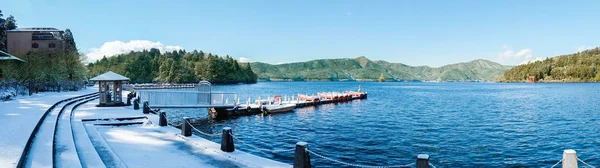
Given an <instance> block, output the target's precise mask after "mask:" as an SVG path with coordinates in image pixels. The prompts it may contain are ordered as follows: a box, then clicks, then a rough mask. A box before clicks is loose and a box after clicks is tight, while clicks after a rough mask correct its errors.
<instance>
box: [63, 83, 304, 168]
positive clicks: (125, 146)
mask: <svg viewBox="0 0 600 168" xmlns="http://www.w3.org/2000/svg"><path fill="white" fill-rule="evenodd" d="M124 94H127V93H124ZM96 104H97V102H96V101H92V102H89V103H86V104H84V105H82V106H80V107H79V108H78V109H76V110H75V111H74V116H75V119H74V123H77V122H81V121H82V119H106V118H125V117H138V116H145V117H146V118H144V119H135V120H130V121H116V120H102V121H83V124H84V125H85V126H84V127H86V130H87V134H88V135H89V138H90V140H91V141H92V144H93V146H94V147H95V148H96V151H98V155H99V156H100V157H101V158H102V160H104V161H105V164H106V163H107V161H110V162H111V163H110V164H111V165H116V166H120V165H122V166H126V167H207V168H208V167H292V166H291V165H288V164H285V163H281V162H277V161H274V160H270V159H267V158H262V157H258V156H255V155H252V154H249V153H246V152H242V151H239V150H236V151H235V152H231V153H227V152H222V151H221V150H220V144H218V143H215V142H212V141H209V140H206V139H204V138H201V137H198V136H195V135H193V136H190V137H183V136H181V135H180V134H181V130H179V129H178V128H175V127H172V126H166V127H159V126H158V116H156V115H154V114H148V115H144V114H143V113H142V110H141V109H140V110H133V109H132V106H129V107H95V105H96ZM139 121H143V122H144V124H136V125H130V126H102V125H94V124H100V123H118V122H120V123H123V122H139ZM75 134H76V136H77V134H79V133H75ZM81 150H88V149H85V148H84V149H81ZM82 161H83V162H85V159H82Z"/></svg>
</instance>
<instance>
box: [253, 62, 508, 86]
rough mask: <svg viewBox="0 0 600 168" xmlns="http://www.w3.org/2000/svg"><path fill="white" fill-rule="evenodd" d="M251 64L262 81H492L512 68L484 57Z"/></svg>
mask: <svg viewBox="0 0 600 168" xmlns="http://www.w3.org/2000/svg"><path fill="white" fill-rule="evenodd" d="M250 66H251V68H252V71H254V73H256V74H257V75H258V78H259V80H261V81H349V80H350V81H352V80H356V81H376V80H378V79H380V78H384V79H385V81H492V80H494V79H495V78H496V77H497V76H499V75H502V74H503V73H504V72H505V71H506V70H508V69H510V68H511V67H510V66H506V65H501V64H499V63H496V62H492V61H488V60H483V59H478V60H473V61H469V62H463V63H456V64H449V65H445V66H441V67H437V68H434V67H429V66H409V65H406V64H402V63H390V62H386V61H381V60H379V61H372V60H369V59H368V58H366V57H364V56H361V57H358V58H342V59H318V60H312V61H306V62H295V63H286V64H277V65H273V64H267V63H262V62H253V63H251V64H250Z"/></svg>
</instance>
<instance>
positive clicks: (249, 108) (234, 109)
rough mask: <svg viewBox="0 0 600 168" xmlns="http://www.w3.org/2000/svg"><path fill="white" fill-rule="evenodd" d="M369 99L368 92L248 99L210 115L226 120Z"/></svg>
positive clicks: (216, 109) (218, 109)
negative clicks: (284, 107) (288, 107)
mask: <svg viewBox="0 0 600 168" xmlns="http://www.w3.org/2000/svg"><path fill="white" fill-rule="evenodd" d="M327 95H329V96H327ZM367 97H368V93H366V92H344V93H342V92H329V93H318V94H317V95H316V96H306V95H302V94H299V95H298V96H284V97H281V96H274V97H273V98H271V97H268V98H267V99H260V97H259V98H258V99H256V100H255V101H253V103H251V102H252V101H251V100H250V98H248V100H247V101H246V103H245V104H242V103H240V101H239V100H238V101H237V102H236V103H234V105H233V106H231V107H230V108H218V107H212V108H209V110H208V113H209V115H210V116H211V118H213V119H226V118H229V117H231V116H243V115H253V114H261V113H266V110H265V109H266V108H268V107H269V106H277V105H289V104H292V105H294V106H295V108H303V107H310V106H319V105H321V104H331V103H344V102H349V101H353V100H358V99H366V98H367Z"/></svg>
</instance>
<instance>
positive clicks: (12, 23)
mask: <svg viewBox="0 0 600 168" xmlns="http://www.w3.org/2000/svg"><path fill="white" fill-rule="evenodd" d="M4 25H5V26H4V27H6V30H14V29H17V20H15V17H14V16H13V15H10V16H9V17H7V18H6V22H5V23H4Z"/></svg>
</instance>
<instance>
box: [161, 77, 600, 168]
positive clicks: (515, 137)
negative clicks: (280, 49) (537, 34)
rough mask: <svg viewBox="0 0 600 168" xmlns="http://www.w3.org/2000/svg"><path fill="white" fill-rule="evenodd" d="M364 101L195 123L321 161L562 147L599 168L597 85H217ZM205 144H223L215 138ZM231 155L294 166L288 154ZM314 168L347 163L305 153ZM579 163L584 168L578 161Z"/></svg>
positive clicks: (528, 152) (454, 158)
mask: <svg viewBox="0 0 600 168" xmlns="http://www.w3.org/2000/svg"><path fill="white" fill-rule="evenodd" d="M359 85H360V86H361V87H362V88H363V90H364V91H367V92H368V93H369V97H368V98H367V99H364V100H355V101H351V102H348V103H340V104H327V105H322V106H318V107H308V108H298V109H296V110H295V111H294V112H290V113H283V114H273V115H251V116H242V117H237V118H232V119H229V120H224V121H213V120H203V121H201V122H200V123H197V124H195V126H196V127H198V128H199V129H201V130H202V131H205V132H221V129H222V128H223V127H225V126H228V127H232V129H233V132H234V135H236V137H238V138H240V139H242V140H243V141H245V142H247V143H250V144H252V145H254V146H257V147H260V148H266V149H272V150H280V149H289V148H293V147H294V146H295V143H296V142H299V141H305V142H308V143H309V149H310V150H312V151H315V152H317V153H319V154H322V155H324V156H327V157H330V158H333V159H337V160H340V161H344V162H349V163H353V164H362V165H375V166H378V165H382V166H383V165H404V164H408V163H414V162H415V158H416V155H417V154H421V153H424V154H429V155H430V162H431V163H432V164H433V165H435V166H437V167H520V166H524V167H550V166H552V165H553V164H555V163H556V162H558V161H559V160H560V159H561V158H562V152H563V150H564V149H574V150H576V151H577V155H578V156H579V157H580V158H581V159H582V160H583V161H585V162H587V163H590V164H592V165H600V103H599V100H600V84H592V83H573V84H525V83H521V84H499V83H374V82H262V83H258V84H250V85H220V86H215V87H213V90H216V91H225V92H237V93H238V95H239V96H240V97H242V98H246V99H247V98H248V96H250V95H251V96H252V99H256V98H257V97H258V96H259V95H260V96H261V97H262V98H266V97H267V96H274V95H295V94H297V93H303V94H306V93H308V94H312V93H316V92H325V91H346V90H356V89H357V88H358V86H359ZM164 111H166V112H167V115H168V117H169V119H170V121H171V122H175V123H177V122H180V121H181V117H182V116H189V117H196V118H207V116H208V115H207V112H206V109H164ZM199 136H201V137H205V138H208V139H210V140H212V141H214V142H217V143H220V141H221V139H220V137H216V138H210V137H206V136H202V135H199ZM235 145H236V146H235V147H236V149H237V150H242V151H246V152H250V153H253V154H255V155H259V156H262V157H266V158H270V159H274V160H278V161H281V162H285V163H290V164H293V152H281V153H270V152H262V151H258V150H255V149H254V148H252V147H249V146H248V145H245V144H242V143H238V142H236V144H235ZM311 160H312V163H313V165H315V166H316V167H343V166H344V165H340V164H338V163H334V162H331V161H327V160H324V159H321V158H318V157H316V156H312V155H311ZM580 165H582V164H581V163H580Z"/></svg>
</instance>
